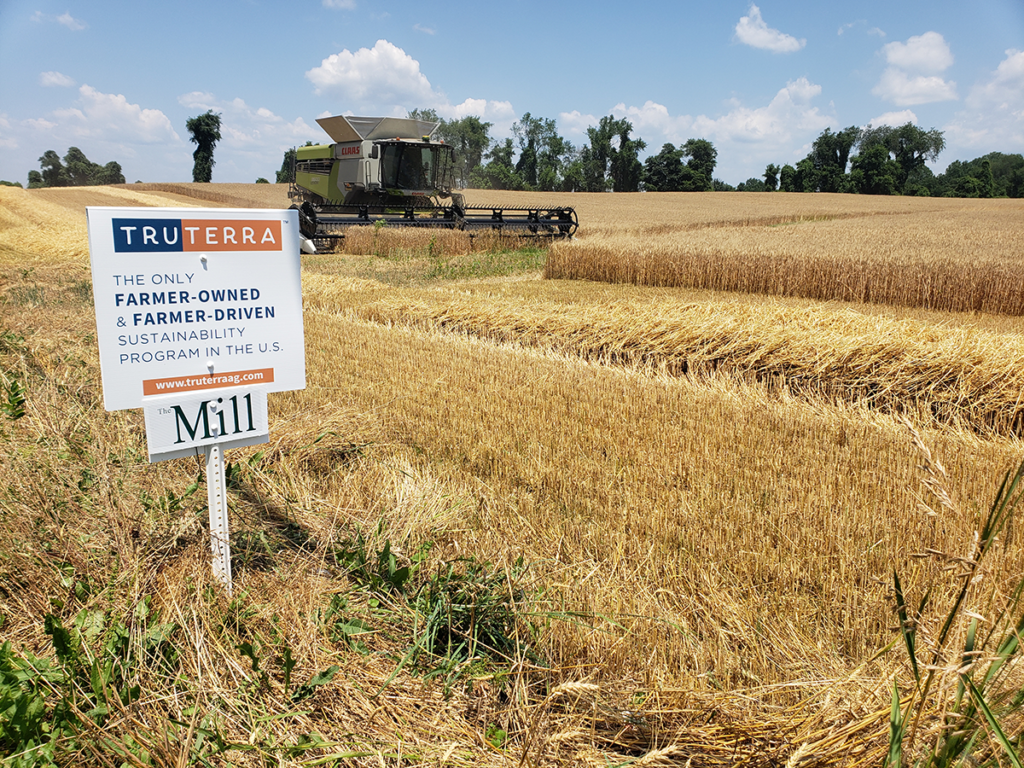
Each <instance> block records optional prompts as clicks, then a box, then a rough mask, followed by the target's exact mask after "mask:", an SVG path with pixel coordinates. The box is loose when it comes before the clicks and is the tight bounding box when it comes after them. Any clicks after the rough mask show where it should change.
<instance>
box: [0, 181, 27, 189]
mask: <svg viewBox="0 0 1024 768" xmlns="http://www.w3.org/2000/svg"><path fill="white" fill-rule="evenodd" d="M0 187H17V188H18V189H24V187H23V186H21V182H20V181H5V180H4V179H0Z"/></svg>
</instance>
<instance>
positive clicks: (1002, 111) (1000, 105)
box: [945, 48, 1024, 152]
mask: <svg viewBox="0 0 1024 768" xmlns="http://www.w3.org/2000/svg"><path fill="white" fill-rule="evenodd" d="M967 106H968V107H969V110H968V111H964V112H959V113H957V114H956V115H955V116H954V118H953V120H952V121H951V122H950V123H949V125H947V126H946V127H945V130H946V135H947V138H948V143H949V144H950V145H951V146H964V147H969V148H972V149H973V150H975V151H977V150H988V151H992V150H998V151H1001V152H1008V151H1017V152H1021V151H1024V51H1019V50H1017V49H1015V48H1011V49H1009V50H1007V51H1006V52H1005V58H1004V59H1003V60H1002V61H1001V62H1000V63H999V66H998V67H997V68H996V70H995V71H994V72H992V73H991V74H990V75H989V76H988V77H986V78H984V79H983V80H982V81H980V82H978V83H977V84H975V85H974V87H973V88H971V91H970V93H969V94H968V96H967Z"/></svg>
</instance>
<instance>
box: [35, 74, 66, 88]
mask: <svg viewBox="0 0 1024 768" xmlns="http://www.w3.org/2000/svg"><path fill="white" fill-rule="evenodd" d="M39 84H40V85H41V86H43V87H46V88H73V87H74V86H75V81H74V80H72V79H71V78H70V77H68V76H67V75H62V74H61V73H60V72H40V73H39Z"/></svg>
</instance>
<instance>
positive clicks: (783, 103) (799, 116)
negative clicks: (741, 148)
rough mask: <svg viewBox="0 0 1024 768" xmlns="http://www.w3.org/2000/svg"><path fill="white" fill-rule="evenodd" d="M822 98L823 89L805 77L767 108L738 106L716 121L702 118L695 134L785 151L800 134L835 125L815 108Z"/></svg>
mask: <svg viewBox="0 0 1024 768" xmlns="http://www.w3.org/2000/svg"><path fill="white" fill-rule="evenodd" d="M820 95H821V86H820V85H816V84H815V83H812V82H811V81H810V80H808V79H807V78H806V77H801V78H798V79H796V80H793V81H791V82H789V83H787V84H786V87H785V88H781V89H779V92H778V93H776V94H775V97H774V98H773V99H772V100H771V102H770V103H769V104H767V105H766V106H764V107H756V108H753V109H752V108H749V107H743V106H737V107H736V108H735V109H733V110H732V111H731V112H729V113H727V114H725V115H723V116H722V117H719V118H715V119H711V118H708V117H705V116H704V115H701V116H699V117H697V118H696V119H695V120H694V121H693V126H692V130H693V131H696V132H698V133H701V134H707V135H710V136H712V137H716V138H720V139H723V140H729V141H736V142H743V143H758V144H765V145H771V146H779V147H781V146H782V145H784V144H788V143H790V142H791V141H792V139H793V138H794V136H796V135H797V134H804V133H807V132H820V131H821V130H823V129H824V128H826V127H828V126H829V125H831V124H832V119H831V118H829V117H827V116H825V115H822V114H821V113H820V112H819V111H818V108H817V107H814V106H811V103H810V102H811V100H812V99H814V98H815V97H817V96H820Z"/></svg>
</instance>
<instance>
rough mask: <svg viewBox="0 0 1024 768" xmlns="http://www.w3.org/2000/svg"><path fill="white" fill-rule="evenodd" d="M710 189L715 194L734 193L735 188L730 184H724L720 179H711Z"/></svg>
mask: <svg viewBox="0 0 1024 768" xmlns="http://www.w3.org/2000/svg"><path fill="white" fill-rule="evenodd" d="M711 189H712V190H714V191H715V192H735V191H736V187H734V186H733V185H732V184H726V183H725V182H724V181H722V180H721V179H713V180H712V182H711Z"/></svg>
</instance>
